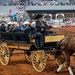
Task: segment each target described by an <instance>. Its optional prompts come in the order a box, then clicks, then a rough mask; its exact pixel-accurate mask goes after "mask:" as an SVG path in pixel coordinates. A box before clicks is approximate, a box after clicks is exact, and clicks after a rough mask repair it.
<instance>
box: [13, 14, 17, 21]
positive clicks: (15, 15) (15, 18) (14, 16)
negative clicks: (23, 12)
mask: <svg viewBox="0 0 75 75" xmlns="http://www.w3.org/2000/svg"><path fill="white" fill-rule="evenodd" d="M13 18H14V21H17V14H16V13H14V15H13Z"/></svg>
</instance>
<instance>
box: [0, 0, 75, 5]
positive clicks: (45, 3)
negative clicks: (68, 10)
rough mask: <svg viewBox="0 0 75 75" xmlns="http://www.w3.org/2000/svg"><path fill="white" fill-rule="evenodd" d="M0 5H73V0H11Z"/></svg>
mask: <svg viewBox="0 0 75 75" xmlns="http://www.w3.org/2000/svg"><path fill="white" fill-rule="evenodd" d="M0 5H3V6H15V5H25V6H26V5H32V6H35V5H39V6H42V5H75V2H70V1H69V0H67V1H65V0H64V1H62V0H60V1H58V0H50V1H37V0H36V1H27V2H25V1H21V0H16V1H15V0H11V1H10V2H4V3H2V4H1V3H0Z"/></svg>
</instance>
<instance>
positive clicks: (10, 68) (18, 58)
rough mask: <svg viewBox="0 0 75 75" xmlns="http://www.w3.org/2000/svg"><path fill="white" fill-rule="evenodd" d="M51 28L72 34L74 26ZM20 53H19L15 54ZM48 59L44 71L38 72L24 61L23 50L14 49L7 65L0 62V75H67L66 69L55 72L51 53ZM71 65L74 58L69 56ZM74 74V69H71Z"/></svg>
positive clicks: (74, 62) (74, 32)
mask: <svg viewBox="0 0 75 75" xmlns="http://www.w3.org/2000/svg"><path fill="white" fill-rule="evenodd" d="M51 30H53V31H55V32H57V33H58V34H65V35H74V34H75V27H63V28H52V29H51ZM16 53H21V54H16ZM49 57H50V58H49V61H47V66H46V69H45V70H44V72H41V73H38V72H36V71H35V70H34V68H33V66H32V63H29V62H27V61H26V59H25V56H24V54H23V51H16V50H15V51H14V52H13V56H12V57H11V60H10V63H9V65H7V66H3V65H1V64H0V75H69V72H68V70H67V69H63V70H62V71H60V73H59V74H56V69H57V68H58V67H57V66H56V63H55V59H54V57H53V56H52V55H49ZM70 63H71V66H73V65H74V64H75V58H74V57H73V56H71V62H70ZM73 72H74V74H75V69H73Z"/></svg>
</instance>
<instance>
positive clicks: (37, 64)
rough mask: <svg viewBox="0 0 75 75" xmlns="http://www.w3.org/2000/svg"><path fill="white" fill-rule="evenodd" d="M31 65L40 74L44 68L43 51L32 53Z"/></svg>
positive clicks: (44, 58)
mask: <svg viewBox="0 0 75 75" xmlns="http://www.w3.org/2000/svg"><path fill="white" fill-rule="evenodd" d="M32 65H33V67H34V69H35V70H36V71H37V72H42V71H43V70H44V69H45V67H46V57H45V53H44V51H43V50H39V51H34V52H32Z"/></svg>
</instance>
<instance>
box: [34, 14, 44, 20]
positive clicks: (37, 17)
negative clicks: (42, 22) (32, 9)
mask: <svg viewBox="0 0 75 75" xmlns="http://www.w3.org/2000/svg"><path fill="white" fill-rule="evenodd" d="M42 17H43V15H42V14H38V15H37V16H35V18H34V19H39V18H42Z"/></svg>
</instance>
